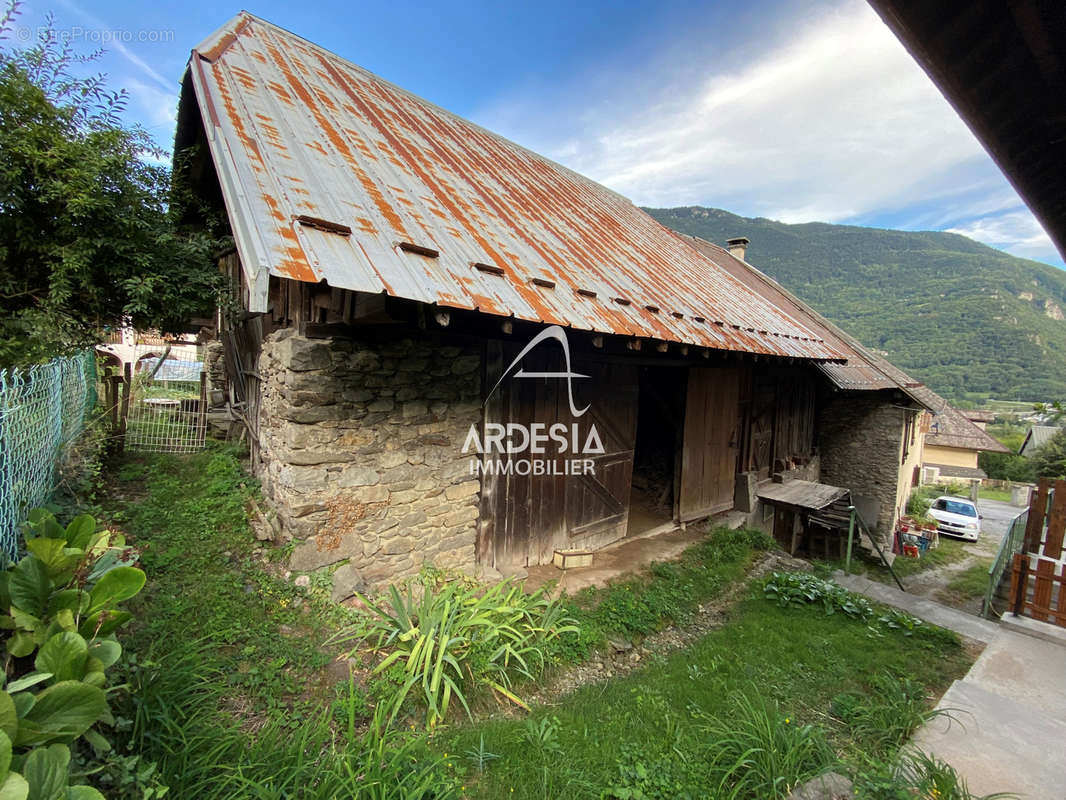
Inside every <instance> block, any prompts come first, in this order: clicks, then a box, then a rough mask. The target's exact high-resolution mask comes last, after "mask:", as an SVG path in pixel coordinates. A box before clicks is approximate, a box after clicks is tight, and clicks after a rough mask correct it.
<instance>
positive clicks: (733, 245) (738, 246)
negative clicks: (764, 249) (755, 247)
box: [725, 236, 751, 261]
mask: <svg viewBox="0 0 1066 800" xmlns="http://www.w3.org/2000/svg"><path fill="white" fill-rule="evenodd" d="M749 244H751V240H750V239H749V238H748V237H747V236H737V237H735V238H733V239H726V240H725V246H726V248H727V249H728V250H729V255H731V256H733V257H734V258H739V259H740V260H741V261H743V260H744V254H745V253H747V252H748V245H749Z"/></svg>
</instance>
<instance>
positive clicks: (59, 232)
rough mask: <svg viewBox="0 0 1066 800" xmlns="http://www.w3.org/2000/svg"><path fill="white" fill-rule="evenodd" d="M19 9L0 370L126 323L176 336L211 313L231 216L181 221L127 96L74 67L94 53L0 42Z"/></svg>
mask: <svg viewBox="0 0 1066 800" xmlns="http://www.w3.org/2000/svg"><path fill="white" fill-rule="evenodd" d="M17 13H18V9H17V6H16V4H15V3H12V4H11V5H10V6H9V7H8V9H7V11H6V13H5V14H4V15H3V17H2V18H0V154H2V156H0V367H4V366H12V365H20V364H25V363H29V362H33V361H39V360H43V359H47V358H49V357H51V356H53V355H55V354H57V353H61V352H63V351H66V350H70V349H72V348H77V347H84V346H86V345H89V344H91V343H93V342H94V341H97V340H98V338H99V333H100V331H101V329H102V328H104V327H105V326H118V325H121V324H122V323H123V322H124V321H129V322H131V323H132V324H133V325H134V326H135V327H141V328H159V329H161V330H164V331H166V332H177V331H180V330H182V329H184V328H185V327H186V326H187V325H188V321H189V320H190V319H191V318H193V317H196V316H205V315H210V313H211V310H212V308H213V306H214V302H215V299H216V297H217V295H218V290H219V288H220V281H221V278H220V276H219V273H218V271H217V269H216V268H215V266H214V264H213V259H212V255H213V253H215V252H217V251H218V250H219V249H220V247H221V246H222V241H221V239H220V238H219V237H218V235H217V232H218V231H220V230H222V231H224V226H223V224H222V223H221V222H217V223H216V225H215V226H214V227H213V228H212V227H209V228H208V229H207V230H204V229H203V228H197V229H195V230H193V229H184V228H183V227H182V226H180V225H179V224H178V223H177V216H176V213H174V212H172V210H171V206H172V203H171V202H170V201H171V200H172V198H173V197H174V195H175V192H176V191H177V190H176V189H175V187H172V185H171V174H170V170H169V169H168V168H167V167H166V166H162V165H161V160H162V153H160V152H159V150H158V148H156V147H155V145H154V144H153V143H152V141H151V138H150V137H149V136H148V134H147V133H146V132H145V131H144V130H143V129H142V128H140V127H136V126H134V127H124V126H123V125H122V124H120V122H119V113H120V112H121V110H122V108H123V106H124V103H125V94H124V92H109V91H108V90H107V89H106V86H105V78H104V76H103V75H96V76H94V77H90V78H81V77H75V76H74V75H73V74H72V68H73V67H74V65H76V64H80V63H85V62H87V61H92V60H93V59H95V58H96V57H98V55H99V52H97V53H92V54H89V55H87V56H80V55H76V54H75V53H73V51H72V50H71V48H70V46H69V44H66V45H61V44H60V43H59V37H57V36H53V35H51V34H50V33H47V32H46V33H45V34H44V35H42V37H41V40H40V41H39V42H38V43H37V44H36V45H34V46H33V47H30V48H27V49H23V50H7V49H4V47H3V46H4V45H5V44H6V39H7V35H8V34H9V33H10V30H11V23H12V21H13V20H14V18H15V17H16V16H17ZM50 30H51V25H49V31H50ZM174 205H176V204H174Z"/></svg>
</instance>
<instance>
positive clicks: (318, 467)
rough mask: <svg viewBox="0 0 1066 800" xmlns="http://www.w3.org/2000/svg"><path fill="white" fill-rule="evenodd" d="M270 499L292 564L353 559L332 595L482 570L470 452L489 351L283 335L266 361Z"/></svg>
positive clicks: (264, 448)
mask: <svg viewBox="0 0 1066 800" xmlns="http://www.w3.org/2000/svg"><path fill="white" fill-rule="evenodd" d="M258 370H259V373H260V374H261V375H262V378H263V384H262V387H263V388H262V405H261V410H260V417H259V426H260V437H259V438H260V443H261V457H262V464H261V466H260V469H259V471H260V478H261V480H262V483H263V490H264V494H265V495H266V497H267V498H268V499H269V500H270V501H271V503H272V505H273V507H274V508H275V509H276V511H277V513H278V518H279V520H280V522H281V526H282V532H283V535H284V536H285V537H286V538H294V539H296V540H297V544H296V546H295V549H294V550H293V553H292V559H291V568H292V569H293V570H294V571H298V572H310V571H313V570H316V569H319V568H322V567H326V566H328V565H332V564H337V563H338V562H346V564H345V565H344V566H343V567H342V568H341V569H338V570H337V571H336V572H335V574H334V588H335V591H334V597H335V599H343V597H344V596H347V595H350V594H351V589H355V588H358V587H359V586H360V585H362V584H363V583H365V584H366V585H367V586H368V587H369V588H372V589H375V588H380V587H382V586H384V585H385V584H387V583H389V582H392V581H395V580H397V579H400V578H403V577H405V576H409V575H412V574H414V573H417V572H418V570H419V569H421V567H422V565H423V563H424V562H427V561H428V562H432V563H434V564H436V565H437V566H439V567H448V568H459V569H468V570H472V569H473V567H474V561H475V540H476V531H477V522H478V492H479V491H480V488H481V487H480V482H479V481H478V479H476V478H474V479H471V477H470V474H469V471H468V466H469V465H468V462H467V459H466V458H465V457H463V456H462V453H461V450H462V446H463V442H464V441H465V438H466V435H467V432H468V430H469V427H470V425H471V423H476V422H478V421H479V419H480V415H481V387H480V376H481V350H480V348H478V347H476V346H471V345H457V344H456V345H453V344H441V343H438V342H437V341H435V340H430V339H421V338H396V339H389V340H384V341H380V340H370V339H359V340H355V339H349V338H340V337H336V338H329V339H308V338H305V337H302V336H299V335H297V334H295V333H293V332H292V330H290V329H285V330H281V331H278V332H275V333H274V334H272V335H271V336H270V337H269V338H268V339H267V340H266V341H265V342H264V344H263V350H262V353H261V356H260V359H259V366H258Z"/></svg>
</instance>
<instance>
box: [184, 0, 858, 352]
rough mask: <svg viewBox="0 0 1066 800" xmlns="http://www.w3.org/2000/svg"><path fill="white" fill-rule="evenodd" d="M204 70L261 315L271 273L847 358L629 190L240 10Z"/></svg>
mask: <svg viewBox="0 0 1066 800" xmlns="http://www.w3.org/2000/svg"><path fill="white" fill-rule="evenodd" d="M189 68H190V74H191V79H192V84H193V87H194V91H195V93H196V99H197V101H198V103H199V107H200V111H201V114H202V117H203V120H204V124H205V126H206V127H207V128H208V130H207V135H208V141H209V144H210V149H211V154H212V157H213V159H214V161H215V165H216V168H217V170H218V173H219V178H220V183H221V186H222V192H223V196H224V198H225V201H226V205H227V210H228V212H229V215H230V219H231V222H232V227H233V230H234V236H235V239H236V240H237V247H238V250H239V252H240V256H241V261H242V263H243V265H244V268H245V270H246V271H247V273H248V275H249V281H250V284H251V285H252V287H253V298H252V310H253V311H265V310H266V305H265V304H266V276H267V274H268V273H269V274H273V275H278V276H281V277H285V278H293V279H295V280H300V281H311V282H318V281H321V280H325V281H326V282H327V283H328V284H329V285H331V286H336V287H340V288H345V289H352V290H357V291H362V292H371V293H378V292H387V293H388V294H390V295H394V296H398V297H405V298H409V299H412V300H418V301H421V302H425V303H435V304H437V305H439V306H444V307H452V308H462V309H476V310H478V311H481V312H484V313H488V314H496V315H500V316H514V317H517V318H519V319H524V320H531V321H536V322H545V323H552V324H559V325H565V326H571V327H573V328H577V329H585V330H594V331H599V332H604V333H617V334H625V335H631V336H639V337H649V338H653V339H660V340H665V341H674V342H683V343H686V344H693V345H702V346H706V347H710V348H715V349H722V350H740V351H746V352H753V353H766V354H772V355H777V356H794V357H800V358H808V359H819V360H832V359H842V358H844V357H845V356H844V355H843V354H841V353H840V352H839V351H837V350H836V349H835V348H834V347H833V346H832V345H830V344H829V343H827V342H826V341H824V340H823V338H822V335H821V333H820V332H819V331H818V330H817V329H816V328H814V327H812V326H811V325H810V324H809V323H808V321H807V320H806V319H805V318H803V317H802V316H800V315H796V314H793V313H790V312H789V311H787V310H785V309H783V308H780V307H778V306H776V305H775V304H774V303H773V302H772V301H771V300H769V299H768V298H766V297H764V296H762V295H761V294H760V293H759V292H758V291H755V290H753V289H751V288H749V287H747V286H745V285H743V283H742V282H740V281H738V280H737V279H736V278H734V277H733V276H732V275H730V274H729V272H728V271H727V270H725V269H722V268H721V267H720V266H719V265H717V264H716V263H715V262H714V261H713V260H712V259H710V258H708V257H707V256H706V255H704V254H702V253H700V252H699V251H697V250H696V249H695V248H694V247H692V246H691V245H690V244H687V243H686V242H684V241H682V240H681V239H679V238H678V237H676V236H674V235H673V234H672V233H671V232H670V231H669V230H667V229H666V228H664V227H663V226H661V225H660V224H659V223H657V222H656V221H655V220H653V219H651V217H649V216H647V215H646V214H645V213H644V212H642V211H641V210H640V209H638V208H636V207H635V206H634V205H633V204H632V203H630V202H629V201H628V200H626V199H625V198H623V197H621V196H619V195H618V194H616V193H614V192H612V191H610V190H608V189H606V188H605V187H603V186H600V185H599V184H597V183H595V182H593V181H591V180H589V179H587V178H584V177H582V176H581V175H578V174H576V173H574V172H572V171H570V170H568V169H565V168H564V167H561V166H559V165H558V164H555V163H553V162H551V161H549V160H547V159H545V158H543V157H541V156H539V155H537V154H536V153H532V152H530V151H528V150H525V149H523V148H521V147H519V146H517V145H515V144H513V143H512V142H509V141H507V140H505V139H503V138H501V137H499V136H496V135H495V134H492V133H490V132H488V131H486V130H484V129H482V128H480V127H478V126H476V125H474V124H472V123H470V122H467V121H466V120H463V119H461V118H459V117H457V116H455V115H453V114H451V113H449V112H447V111H444V110H442V109H440V108H437V107H436V106H433V105H432V104H430V103H428V102H426V101H424V100H421V99H420V98H418V97H415V96H414V95H412V94H410V93H408V92H406V91H404V90H402V89H399V88H397V87H396V86H393V85H392V84H389V83H388V82H386V81H384V80H382V79H381V78H378V77H377V76H375V75H372V74H371V73H368V72H366V71H365V70H363V69H361V68H359V67H357V66H355V65H353V64H351V63H349V62H347V61H345V60H343V59H341V58H339V57H338V56H336V55H333V54H332V53H329V52H327V51H325V50H323V49H321V48H319V47H317V46H315V45H313V44H311V43H309V42H307V41H305V40H303V39H301V38H299V37H297V36H295V35H293V34H291V33H289V32H287V31H284V30H282V29H280V28H278V27H276V26H274V25H271V24H270V23H267V22H264V21H263V20H260V19H258V18H256V17H253V16H251V15H249V14H246V13H242V14H240V15H239V16H237V17H236V18H234V19H233V20H231V21H230V22H229V23H228V24H227V25H226V26H224V27H223V28H222V29H220V30H219V31H218V32H216V33H215V34H213V35H212V36H211V37H209V38H208V39H207V40H206V41H205V42H203V43H202V44H201V45H200V46H199V47H197V48H196V49H195V50H194V51H193V54H192V58H191V60H190V65H189ZM183 102H189V99H188V98H187V97H184V96H183ZM300 217H303V218H305V219H304V221H303V222H301V221H300V220H299V219H298V218H300ZM316 220H317V221H320V222H321V223H322V224H317V223H316ZM345 228H347V229H350V233H346V232H345ZM404 243H408V244H412V245H416V246H418V247H420V248H430V249H432V250H435V251H439V256H438V257H436V258H434V257H430V256H427V255H424V254H419V253H416V252H410V251H409V250H404V249H403V248H402V247H401V244H404ZM475 265H482V266H481V267H478V266H475ZM534 279H539V280H538V282H537V283H534ZM552 283H554V286H552V285H551V284H552Z"/></svg>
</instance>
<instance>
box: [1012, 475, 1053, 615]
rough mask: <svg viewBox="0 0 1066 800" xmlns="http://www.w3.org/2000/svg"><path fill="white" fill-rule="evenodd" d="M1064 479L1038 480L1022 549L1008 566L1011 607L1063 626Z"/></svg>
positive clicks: (1023, 613)
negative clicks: (1010, 565)
mask: <svg viewBox="0 0 1066 800" xmlns="http://www.w3.org/2000/svg"><path fill="white" fill-rule="evenodd" d="M1064 539H1066V481H1055V482H1054V483H1052V481H1050V480H1047V479H1046V478H1045V479H1041V481H1040V484H1039V486H1038V488H1037V491H1036V493H1035V494H1034V495H1033V498H1032V501H1031V502H1030V505H1029V519H1028V522H1027V524H1026V529H1025V543H1024V545H1023V547H1022V552H1020V553H1016V554H1015V556H1014V563H1013V564H1012V569H1011V588H1010V598H1011V610H1012V611H1013V612H1014V613H1015V614H1018V615H1024V616H1027V617H1032V618H1033V619H1036V620H1040V621H1041V622H1051V623H1054V624H1056V625H1060V626H1062V627H1066V550H1064Z"/></svg>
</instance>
